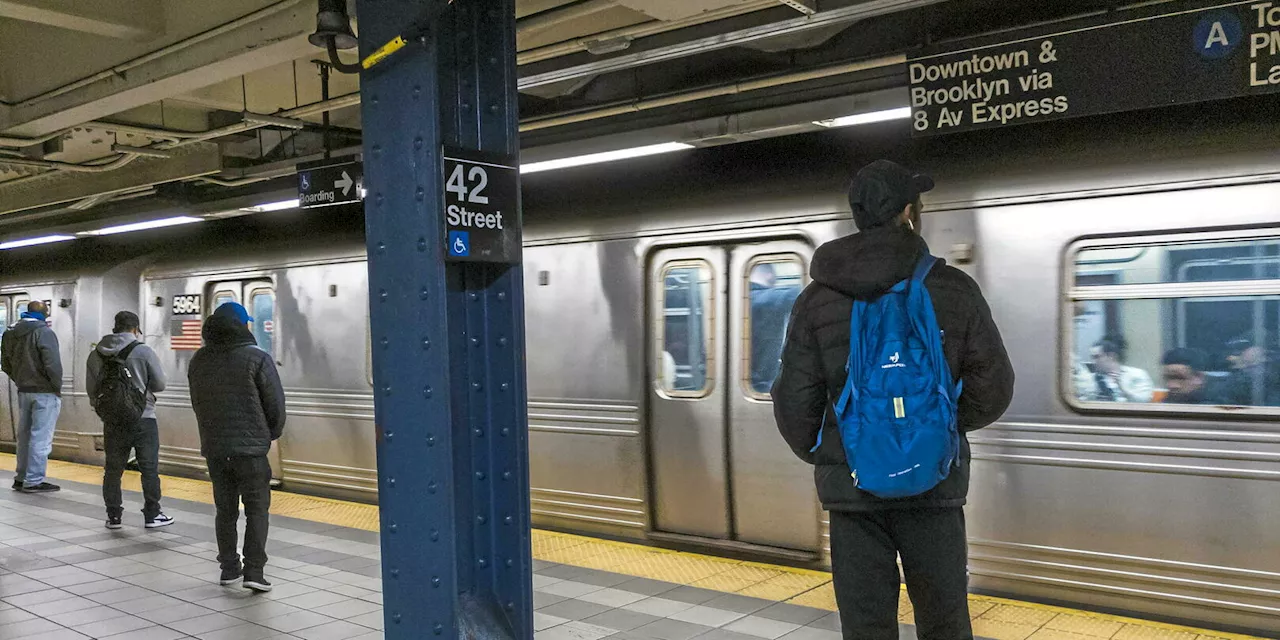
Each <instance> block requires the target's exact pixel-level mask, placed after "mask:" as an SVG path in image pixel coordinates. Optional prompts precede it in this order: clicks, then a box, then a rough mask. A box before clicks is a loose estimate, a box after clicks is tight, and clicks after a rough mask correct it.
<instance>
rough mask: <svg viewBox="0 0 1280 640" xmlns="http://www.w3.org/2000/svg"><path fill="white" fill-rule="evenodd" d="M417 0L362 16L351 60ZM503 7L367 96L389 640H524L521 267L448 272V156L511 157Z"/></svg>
mask: <svg viewBox="0 0 1280 640" xmlns="http://www.w3.org/2000/svg"><path fill="white" fill-rule="evenodd" d="M423 4H424V3H423V2H421V0H359V1H358V8H359V15H360V51H361V55H362V56H367V55H368V54H370V53H372V52H373V51H374V49H376V48H377V47H378V46H380V45H381V44H382V43H384V42H386V41H388V40H390V39H391V38H393V37H395V36H396V35H397V34H399V33H400V30H401V29H403V28H404V27H405V26H406V25H407V23H408V21H409V20H411V19H413V17H414V16H415V15H417V12H418V11H420V10H421V9H422V7H423ZM513 4H514V3H513V0H458V1H457V2H454V3H453V4H452V5H451V7H450V8H449V9H448V10H447V11H446V13H445V14H444V17H443V18H442V19H441V20H440V21H439V22H438V23H437V24H435V25H433V26H432V29H431V32H430V33H429V35H428V36H427V37H426V38H425V39H424V40H423V41H419V42H414V43H411V44H410V45H408V46H407V47H405V48H404V49H402V50H401V51H400V52H399V53H397V54H396V55H395V56H394V57H393V58H390V59H388V60H387V61H385V62H383V63H382V64H380V65H378V66H377V67H374V68H373V69H372V70H370V71H366V72H365V73H364V74H363V78H362V88H361V93H362V96H363V99H362V102H361V104H362V110H363V112H362V115H363V117H362V121H363V123H364V162H365V186H366V188H367V189H368V196H367V198H366V200H365V225H366V237H367V242H368V250H369V290H370V302H369V306H370V314H371V319H372V320H371V322H372V331H373V366H374V387H375V401H374V406H375V420H376V422H377V434H378V443H377V450H378V489H379V494H378V500H379V505H380V509H381V523H382V576H383V594H384V595H383V602H384V611H385V616H386V630H385V633H386V637H387V638H388V639H389V640H407V639H409V638H413V639H420V638H433V637H445V638H464V637H465V638H522V639H532V638H533V612H532V584H531V568H532V559H531V557H530V548H529V542H530V538H529V499H528V491H529V471H528V443H527V431H528V423H527V420H528V418H527V415H526V412H527V401H526V392H525V367H524V311H523V310H524V298H523V286H522V282H521V269H520V267H519V265H486V264H480V263H446V262H445V249H444V222H445V221H444V210H443V209H444V193H443V186H444V185H443V180H442V176H441V171H442V159H441V149H442V147H443V146H444V145H448V146H451V147H460V148H464V149H471V150H475V151H481V152H488V153H493V154H498V155H505V156H513V155H515V154H517V153H518V151H519V143H518V137H517V132H516V124H517V112H516V108H517V99H516V87H515V80H516V75H515V12H514V6H513Z"/></svg>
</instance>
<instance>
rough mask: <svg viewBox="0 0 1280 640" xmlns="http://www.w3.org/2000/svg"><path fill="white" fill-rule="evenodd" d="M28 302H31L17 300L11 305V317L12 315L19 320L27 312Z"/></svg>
mask: <svg viewBox="0 0 1280 640" xmlns="http://www.w3.org/2000/svg"><path fill="white" fill-rule="evenodd" d="M29 302H31V301H30V300H22V299H19V300H18V301H17V302H15V303H14V304H13V309H14V311H13V315H14V316H15V317H18V318H21V317H22V314H24V313H26V312H27V303H29Z"/></svg>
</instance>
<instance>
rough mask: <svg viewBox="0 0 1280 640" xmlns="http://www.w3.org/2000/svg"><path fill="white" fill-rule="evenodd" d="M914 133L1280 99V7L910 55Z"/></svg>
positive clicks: (1173, 12)
mask: <svg viewBox="0 0 1280 640" xmlns="http://www.w3.org/2000/svg"><path fill="white" fill-rule="evenodd" d="M907 68H908V71H909V74H910V92H911V111H912V129H913V131H914V133H915V135H917V136H928V135H937V134H944V133H955V132H960V131H969V130H973V129H984V128H991V127H1002V126H1010V125H1017V124H1026V123H1031V122H1044V121H1048V120H1058V119H1062V118H1071V117H1077V116H1087V115H1097V114H1104V113H1116V112H1120V111H1131V110H1138V109H1149V108H1153V107H1160V106H1168V105H1175V104H1186V103H1193V102H1206V101H1210V100H1220V99H1224V98H1233V97H1238V96H1244V95H1252V94H1263V93H1274V92H1280V0H1275V1H1259V0H1250V1H1246V2H1222V1H1221V0H1219V1H1217V2H1212V1H1208V0H1205V1H1200V0H1187V1H1181V2H1168V3H1159V4H1156V5H1151V6H1146V7H1142V8H1138V9H1131V10H1127V11H1120V12H1116V13H1112V14H1108V15H1107V16H1105V17H1103V18H1100V19H1092V20H1090V19H1085V20H1079V21H1072V22H1069V23H1063V24H1060V25H1058V26H1056V27H1047V28H1042V29H1040V30H1039V32H1038V33H1029V32H1020V33H1017V34H1015V35H1013V36H1008V35H1004V36H998V37H995V36H993V37H987V38H980V39H974V40H968V41H965V42H962V43H959V44H950V45H947V46H946V47H935V48H932V49H929V50H926V51H922V52H921V53H920V54H918V55H915V56H913V57H911V58H909V59H908V61H907Z"/></svg>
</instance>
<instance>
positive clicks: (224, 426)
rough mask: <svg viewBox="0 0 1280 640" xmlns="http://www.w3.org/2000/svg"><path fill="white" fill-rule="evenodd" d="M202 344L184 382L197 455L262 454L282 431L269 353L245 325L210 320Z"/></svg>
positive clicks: (277, 381)
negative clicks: (196, 437)
mask: <svg viewBox="0 0 1280 640" xmlns="http://www.w3.org/2000/svg"><path fill="white" fill-rule="evenodd" d="M202 334H203V336H204V346H203V347H201V348H200V350H199V351H197V352H196V354H195V355H194V356H192V358H191V364H190V366H189V367H188V368H187V379H188V382H189V383H190V385H191V408H192V409H194V410H195V412H196V423H197V425H198V426H199V429H200V453H201V455H203V456H204V457H206V458H209V457H247V456H265V455H267V452H268V451H270V449H271V442H272V441H273V440H276V439H277V438H279V437H280V435H281V434H282V433H284V421H285V406H284V388H283V387H281V386H280V376H279V374H278V373H277V372H276V363H275V361H274V359H273V358H272V357H271V354H269V353H267V352H266V351H263V350H262V349H259V348H258V342H257V341H256V340H254V338H253V334H252V333H250V332H249V329H248V328H246V327H245V326H244V325H242V324H239V323H237V322H236V321H235V320H234V319H233V318H229V317H226V316H220V315H214V316H210V317H209V320H208V321H207V322H206V323H205V325H204V329H203V331H202Z"/></svg>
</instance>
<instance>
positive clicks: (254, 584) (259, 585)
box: [244, 574, 271, 593]
mask: <svg viewBox="0 0 1280 640" xmlns="http://www.w3.org/2000/svg"><path fill="white" fill-rule="evenodd" d="M244 588H246V589H253V590H254V591H257V592H258V593H266V592H268V591H270V590H271V583H270V582H267V579H266V578H264V577H262V574H258V575H256V576H245V579H244Z"/></svg>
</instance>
